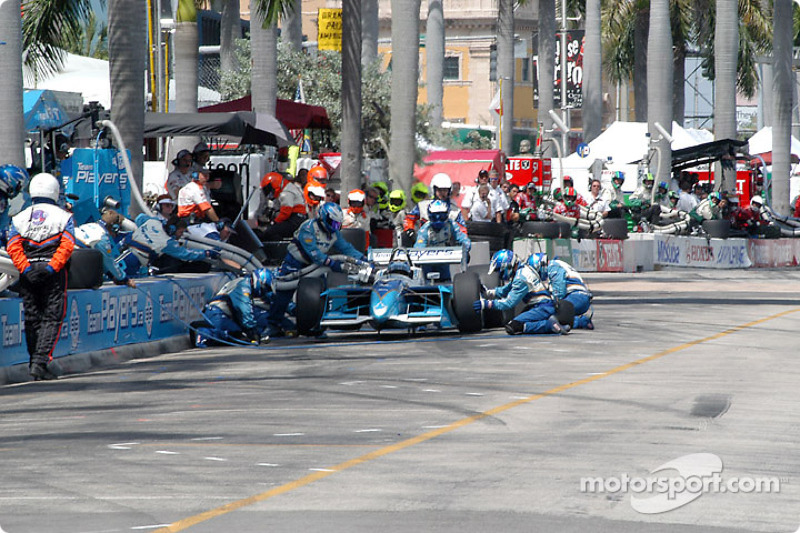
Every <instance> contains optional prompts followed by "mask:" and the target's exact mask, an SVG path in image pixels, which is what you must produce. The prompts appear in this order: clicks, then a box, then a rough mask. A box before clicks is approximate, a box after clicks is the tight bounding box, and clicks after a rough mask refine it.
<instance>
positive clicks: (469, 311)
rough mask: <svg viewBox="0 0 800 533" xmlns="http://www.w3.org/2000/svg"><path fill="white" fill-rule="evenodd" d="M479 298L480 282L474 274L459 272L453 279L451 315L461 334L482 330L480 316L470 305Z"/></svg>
mask: <svg viewBox="0 0 800 533" xmlns="http://www.w3.org/2000/svg"><path fill="white" fill-rule="evenodd" d="M480 297H481V282H480V279H479V278H478V275H477V274H476V273H474V272H461V273H459V274H456V275H455V277H454V278H453V301H452V304H453V314H454V315H455V319H456V321H457V322H458V330H459V331H461V332H462V333H477V332H479V331H480V330H481V329H482V328H483V320H482V318H481V315H480V314H478V313H476V312H475V309H473V307H472V303H473V302H474V301H475V300H478V299H480Z"/></svg>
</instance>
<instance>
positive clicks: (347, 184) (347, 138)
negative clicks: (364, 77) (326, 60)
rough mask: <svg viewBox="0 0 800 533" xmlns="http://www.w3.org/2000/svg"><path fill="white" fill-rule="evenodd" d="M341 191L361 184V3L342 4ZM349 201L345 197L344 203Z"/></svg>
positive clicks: (350, 0)
mask: <svg viewBox="0 0 800 533" xmlns="http://www.w3.org/2000/svg"><path fill="white" fill-rule="evenodd" d="M341 139H342V147H341V150H342V162H341V165H340V167H339V168H340V171H339V175H340V176H341V179H342V190H345V191H350V190H353V189H357V188H358V187H359V186H360V185H361V0H343V1H342V136H341ZM346 202H347V199H346V198H345V195H344V194H343V195H342V203H343V204H345V203H346Z"/></svg>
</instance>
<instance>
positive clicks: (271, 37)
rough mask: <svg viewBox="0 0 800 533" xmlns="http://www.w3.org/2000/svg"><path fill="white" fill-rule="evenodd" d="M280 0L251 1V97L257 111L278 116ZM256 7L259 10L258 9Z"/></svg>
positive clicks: (254, 109)
mask: <svg viewBox="0 0 800 533" xmlns="http://www.w3.org/2000/svg"><path fill="white" fill-rule="evenodd" d="M279 1H280V0H276V1H272V0H251V1H250V12H251V17H252V22H251V24H250V43H251V47H252V61H253V67H252V79H251V82H250V94H251V95H252V105H253V111H256V112H259V113H269V114H270V115H275V106H276V105H277V98H278V82H277V75H276V74H277V70H278V27H277V21H278V19H279V18H280V13H281V11H282V7H281V6H279V5H276V4H278V3H279ZM254 7H255V9H254Z"/></svg>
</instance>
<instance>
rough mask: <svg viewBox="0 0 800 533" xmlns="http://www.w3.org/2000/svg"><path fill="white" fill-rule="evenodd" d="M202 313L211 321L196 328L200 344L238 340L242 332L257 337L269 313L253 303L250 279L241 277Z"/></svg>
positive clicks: (223, 287) (219, 293) (250, 336)
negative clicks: (210, 341)
mask: <svg viewBox="0 0 800 533" xmlns="http://www.w3.org/2000/svg"><path fill="white" fill-rule="evenodd" d="M265 303H268V302H265ZM203 316H204V318H205V319H206V320H207V321H208V323H209V324H208V325H207V326H202V327H199V328H197V338H196V342H195V344H196V345H197V346H198V347H203V346H206V345H207V343H208V341H209V340H212V341H213V340H223V341H230V340H238V337H239V336H240V335H241V334H244V335H245V336H246V337H247V338H248V339H250V340H251V341H253V340H258V339H259V338H261V335H262V332H263V331H264V329H265V328H266V327H267V316H268V312H267V309H265V308H263V307H260V306H258V305H256V304H255V303H254V302H253V298H252V295H251V288H250V278H249V277H241V278H234V279H232V280H230V281H229V282H227V283H226V284H225V285H223V286H222V288H221V289H220V290H219V291H218V292H217V294H216V295H215V296H214V297H213V298H212V299H211V301H209V302H208V304H206V306H205V307H204V308H203Z"/></svg>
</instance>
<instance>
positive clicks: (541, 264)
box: [526, 252, 547, 279]
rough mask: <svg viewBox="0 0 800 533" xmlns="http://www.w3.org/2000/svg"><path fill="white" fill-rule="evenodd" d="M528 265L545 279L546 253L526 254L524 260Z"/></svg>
mask: <svg viewBox="0 0 800 533" xmlns="http://www.w3.org/2000/svg"><path fill="white" fill-rule="evenodd" d="M526 262H527V264H528V266H529V267H531V268H532V269H533V270H534V271H536V273H537V274H539V277H540V278H542V279H547V254H544V253H541V252H536V253H532V254H531V255H530V256H528V260H527V261H526Z"/></svg>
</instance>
